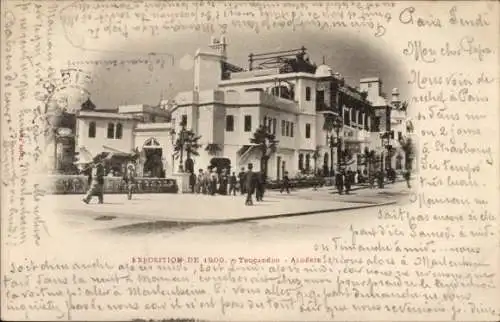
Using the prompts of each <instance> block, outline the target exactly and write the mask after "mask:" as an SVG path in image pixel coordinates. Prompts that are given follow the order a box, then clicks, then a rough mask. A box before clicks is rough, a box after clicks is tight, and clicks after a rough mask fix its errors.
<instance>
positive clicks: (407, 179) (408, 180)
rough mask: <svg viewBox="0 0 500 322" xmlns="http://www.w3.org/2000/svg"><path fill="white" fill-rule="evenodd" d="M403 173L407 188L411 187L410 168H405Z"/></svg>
mask: <svg viewBox="0 0 500 322" xmlns="http://www.w3.org/2000/svg"><path fill="white" fill-rule="evenodd" d="M404 175H405V180H406V186H407V187H408V188H411V185H410V179H411V172H410V170H406V171H405V174H404Z"/></svg>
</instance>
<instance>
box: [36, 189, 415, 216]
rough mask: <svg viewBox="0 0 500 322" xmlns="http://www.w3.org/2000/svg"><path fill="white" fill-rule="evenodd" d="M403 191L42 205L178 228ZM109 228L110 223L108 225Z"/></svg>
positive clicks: (379, 200)
mask: <svg viewBox="0 0 500 322" xmlns="http://www.w3.org/2000/svg"><path fill="white" fill-rule="evenodd" d="M407 192H408V189H406V186H405V185H404V184H402V183H396V184H393V185H387V186H386V188H385V189H382V190H379V189H367V188H365V189H357V190H354V191H353V192H352V193H351V194H350V195H338V194H337V193H336V191H335V189H334V188H333V187H322V188H319V189H317V190H313V189H300V190H294V191H292V192H291V193H290V194H286V193H283V194H280V193H279V191H267V192H266V195H265V197H264V201H263V202H255V200H254V205H253V206H245V204H244V203H245V196H242V195H237V196H219V195H215V196H208V195H194V194H136V195H134V197H133V199H132V200H127V197H126V195H125V194H109V195H105V199H104V204H97V198H94V199H93V200H92V201H91V203H90V204H85V203H83V202H82V201H81V199H82V197H83V195H49V196H45V198H44V202H47V203H48V204H51V205H53V208H54V210H55V212H56V213H58V214H61V215H63V216H65V217H76V216H84V217H89V219H90V218H93V219H95V220H103V221H106V220H108V221H111V220H112V221H113V224H112V225H113V226H116V225H118V224H119V223H120V222H122V223H123V224H125V223H134V222H135V223H139V222H142V223H144V222H159V221H162V222H172V223H178V224H217V223H231V222H239V221H248V220H260V219H271V218H278V217H287V216H300V215H310V214H318V213H326V212H337V211H345V210H354V209H361V208H367V207H375V206H381V205H388V204H393V203H396V202H397V201H398V198H399V197H400V196H404V195H406V194H407ZM110 224H111V223H110Z"/></svg>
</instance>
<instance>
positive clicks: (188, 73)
mask: <svg viewBox="0 0 500 322" xmlns="http://www.w3.org/2000/svg"><path fill="white" fill-rule="evenodd" d="M219 35H220V34H215V36H217V37H218V36H219ZM211 36H212V34H210V33H204V32H199V33H175V34H169V35H164V36H159V37H154V38H147V37H146V38H144V39H133V40H129V41H117V42H115V43H113V44H107V45H106V46H103V45H102V44H101V45H100V46H96V45H95V44H93V43H91V44H90V45H89V44H87V45H86V46H84V47H85V49H84V50H82V49H81V48H77V47H79V46H74V44H71V45H72V46H73V48H72V54H71V56H66V59H65V61H67V62H68V64H69V65H67V66H70V65H72V64H71V61H80V60H85V59H90V60H105V61H107V60H114V59H116V60H130V59H147V58H148V57H153V58H155V59H160V62H161V63H162V64H156V63H155V64H154V66H153V68H150V69H148V67H147V66H146V65H145V64H142V65H132V64H125V65H121V66H120V65H118V66H117V67H114V66H112V65H109V64H108V65H99V66H92V67H90V66H91V65H85V64H83V65H82V64H73V65H72V66H74V67H78V68H81V69H83V70H85V71H87V72H88V73H90V74H91V76H92V80H93V81H92V84H91V85H90V86H89V87H88V90H89V92H90V94H91V99H92V101H93V102H94V103H95V104H96V106H97V108H98V109H109V108H115V107H117V106H118V105H121V104H158V102H159V101H160V99H161V98H163V99H171V98H173V97H175V94H176V93H178V92H179V91H189V90H192V89H193V69H192V58H193V56H194V55H195V52H196V50H197V49H208V44H209V41H210V37H211ZM226 37H227V39H228V42H229V45H228V48H227V52H228V61H229V62H231V63H233V64H236V65H238V66H241V67H243V68H248V55H249V54H250V53H254V54H255V53H263V52H270V51H280V50H289V49H298V48H300V47H302V46H305V47H306V48H307V53H308V55H309V57H310V59H311V60H312V61H313V62H314V63H316V64H317V65H319V64H321V63H322V62H323V57H324V59H325V62H326V64H328V65H330V66H331V67H332V69H333V71H334V72H339V73H341V74H342V75H343V76H344V77H345V79H346V82H347V83H348V84H349V85H351V86H354V87H356V86H358V85H359V79H360V78H364V77H380V78H381V79H382V81H383V91H384V92H386V93H390V92H391V90H392V88H395V87H397V88H399V89H400V92H401V98H402V99H403V100H404V98H405V96H406V95H408V90H407V84H406V80H407V79H408V76H407V75H406V74H405V73H406V71H405V69H404V66H403V65H402V63H401V61H400V60H399V59H398V55H397V53H396V52H394V51H393V49H392V48H391V47H390V46H389V45H388V44H387V43H386V42H385V41H384V39H383V38H375V37H373V36H372V37H370V36H368V35H367V34H360V33H356V32H350V33H347V32H345V31H342V32H336V33H332V32H311V31H302V32H278V31H274V32H270V31H267V32H261V33H260V34H256V33H253V32H241V31H238V32H231V30H228V32H227V33H226ZM92 45H94V47H92ZM66 46H67V45H66ZM80 47H81V46H80ZM152 53H154V54H152Z"/></svg>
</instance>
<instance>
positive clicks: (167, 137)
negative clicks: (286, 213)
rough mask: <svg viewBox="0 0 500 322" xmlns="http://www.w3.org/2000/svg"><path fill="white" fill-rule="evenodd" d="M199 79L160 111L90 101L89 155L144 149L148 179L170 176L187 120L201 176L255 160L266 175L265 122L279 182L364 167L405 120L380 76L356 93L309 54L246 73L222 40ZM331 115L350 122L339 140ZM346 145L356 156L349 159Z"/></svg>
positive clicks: (82, 136)
mask: <svg viewBox="0 0 500 322" xmlns="http://www.w3.org/2000/svg"><path fill="white" fill-rule="evenodd" d="M193 72H194V73H193V79H194V81H193V88H192V90H190V91H186V92H181V93H178V94H177V95H176V97H175V99H174V101H162V102H161V103H160V104H159V105H158V106H147V105H127V106H119V107H118V108H115V109H107V110H103V109H99V108H96V107H95V106H94V105H93V104H92V103H91V102H90V100H89V101H87V102H86V103H84V104H83V105H82V109H80V110H79V111H76V117H75V119H76V121H75V122H76V124H75V129H74V145H75V151H76V152H78V153H79V157H80V158H90V157H91V156H93V155H96V154H99V153H101V152H110V153H111V154H112V155H113V156H115V157H118V159H119V156H121V155H123V156H126V155H129V154H131V153H133V152H134V151H135V152H137V153H139V156H140V157H139V160H138V170H139V174H141V175H144V176H165V175H166V176H169V175H171V174H173V173H174V172H176V171H177V169H178V168H179V163H180V160H179V159H176V158H175V157H173V155H174V145H175V142H176V140H177V138H178V137H179V135H180V133H181V132H182V127H181V122H184V123H185V129H190V130H192V131H193V132H194V133H195V134H197V135H199V136H200V139H199V144H201V147H200V148H199V149H198V154H199V155H198V156H192V161H193V163H194V164H192V165H188V168H191V169H192V170H194V171H195V172H196V171H198V169H206V168H207V167H208V166H209V165H218V164H221V163H220V161H221V160H223V161H225V163H226V164H230V167H231V171H234V172H238V171H239V169H240V168H241V167H246V166H247V165H248V163H253V164H254V168H255V169H256V170H259V168H260V159H261V156H262V152H261V150H260V149H259V148H258V147H256V146H255V145H253V144H252V143H250V139H251V137H252V136H253V134H254V132H255V131H256V130H257V128H258V127H259V126H261V125H265V126H266V128H267V130H268V132H270V133H272V134H274V135H275V138H276V140H277V141H278V143H277V145H276V149H275V150H274V151H268V156H269V160H268V162H267V165H268V167H267V174H268V176H269V178H271V179H279V178H281V177H282V176H283V173H284V171H288V172H289V174H290V175H291V176H294V175H296V174H298V173H300V172H313V171H314V170H318V171H321V172H322V173H323V174H328V173H330V172H331V170H337V167H338V165H339V161H340V163H341V164H342V167H343V168H344V167H349V168H351V169H356V168H357V167H358V166H360V164H359V163H358V160H359V155H360V154H362V153H363V151H364V149H365V147H367V148H369V149H379V150H380V149H381V145H382V143H381V140H380V138H379V132H380V131H386V130H390V129H391V127H393V128H394V129H395V130H396V128H397V127H398V126H399V125H401V124H402V123H401V122H400V118H405V116H404V115H403V116H400V115H399V114H397V113H396V114H394V113H392V114H391V112H393V111H394V104H395V103H396V101H395V98H394V99H393V101H394V102H393V103H390V102H387V101H386V99H385V98H383V97H382V93H381V90H382V84H381V82H380V80H379V79H378V78H370V79H362V80H361V81H360V89H356V88H354V87H352V86H349V85H347V84H345V82H344V78H343V77H342V76H341V75H340V74H338V73H333V72H332V68H331V67H330V66H327V65H325V64H323V65H320V66H316V65H315V64H313V63H311V62H310V61H309V58H308V57H307V53H306V49H305V48H303V47H302V48H300V49H297V50H290V51H282V52H277V53H264V54H255V55H254V54H250V55H249V66H248V68H246V69H245V68H241V67H238V66H235V65H233V64H230V63H229V62H228V58H227V40H226V38H225V37H224V36H222V37H221V38H220V39H215V38H212V40H211V44H210V45H209V48H207V49H206V50H198V51H197V52H196V54H195V57H194V70H193ZM394 94H395V95H396V93H394ZM394 97H396V96H394ZM330 116H332V117H336V118H337V119H339V120H341V124H340V125H341V128H340V127H339V128H338V130H339V131H338V137H339V138H338V137H337V131H336V130H335V128H334V127H332V124H331V121H328V120H331V119H332V118H331V117H330ZM396 131H397V133H399V130H396ZM397 135H399V134H397ZM339 139H340V140H339ZM336 142H341V151H348V153H345V152H342V153H341V156H340V157H339V155H338V154H337V151H338V148H337V146H336V145H333V144H332V143H336ZM66 159H67V158H66ZM183 159H184V161H185V160H186V155H185V154H184V157H183ZM359 161H361V160H359Z"/></svg>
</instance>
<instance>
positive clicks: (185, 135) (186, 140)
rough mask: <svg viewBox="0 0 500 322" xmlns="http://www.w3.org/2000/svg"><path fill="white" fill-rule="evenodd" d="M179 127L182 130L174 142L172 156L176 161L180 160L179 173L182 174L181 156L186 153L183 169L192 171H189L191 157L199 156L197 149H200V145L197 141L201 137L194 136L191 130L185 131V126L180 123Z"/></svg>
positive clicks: (191, 161)
mask: <svg viewBox="0 0 500 322" xmlns="http://www.w3.org/2000/svg"><path fill="white" fill-rule="evenodd" d="M181 127H182V129H181V131H180V133H179V135H178V136H177V139H176V141H175V145H174V155H175V158H176V159H180V165H179V172H184V167H183V156H184V151H185V152H186V165H185V168H186V170H188V171H193V169H191V168H192V167H191V165H192V163H193V160H192V159H191V156H192V155H195V156H197V155H199V153H198V149H199V148H200V147H201V145H200V144H199V143H198V141H199V140H200V138H201V136H199V135H196V134H195V133H194V132H193V130H190V129H189V130H187V129H186V126H185V124H182V123H181Z"/></svg>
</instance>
